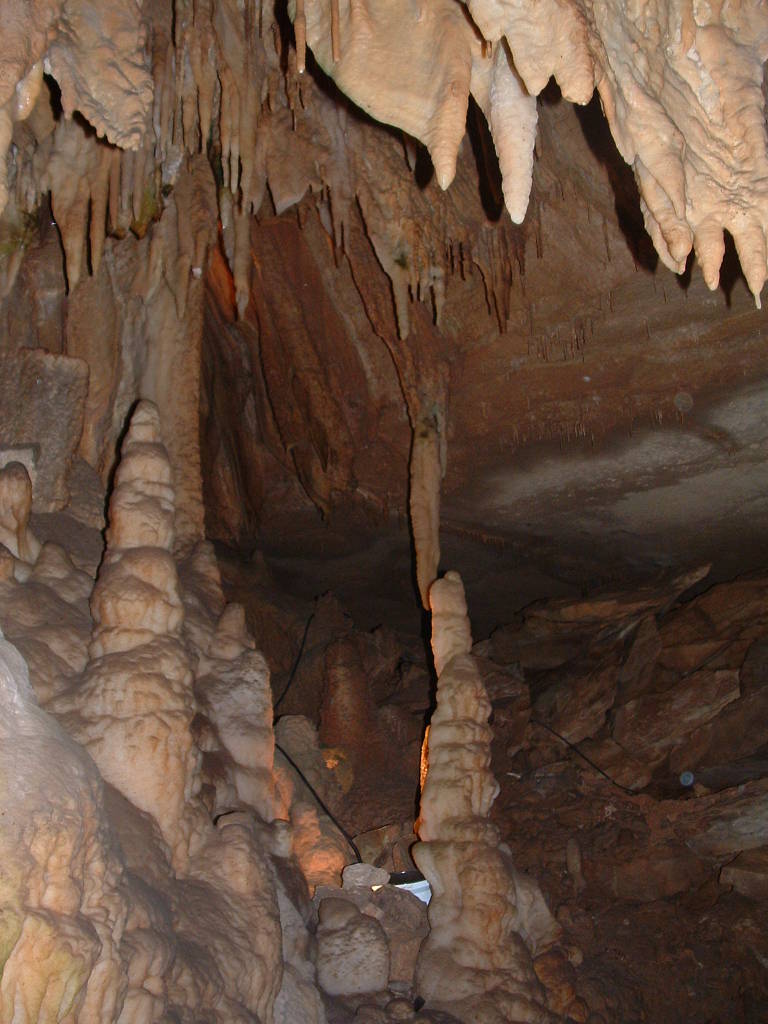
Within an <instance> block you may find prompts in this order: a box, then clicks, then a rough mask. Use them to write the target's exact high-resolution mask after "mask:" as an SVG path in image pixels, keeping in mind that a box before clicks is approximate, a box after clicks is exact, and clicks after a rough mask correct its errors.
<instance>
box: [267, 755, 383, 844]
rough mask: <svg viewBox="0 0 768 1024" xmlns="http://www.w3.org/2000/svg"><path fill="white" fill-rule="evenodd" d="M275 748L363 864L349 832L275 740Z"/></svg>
mask: <svg viewBox="0 0 768 1024" xmlns="http://www.w3.org/2000/svg"><path fill="white" fill-rule="evenodd" d="M275 746H276V747H277V749H278V750H279V751H280V753H281V754H282V755H283V757H284V758H285V760H286V761H287V762H288V764H289V765H290V766H291V767H292V768H293V769H294V770H295V771H296V772H297V773H298V776H299V778H300V779H301V781H302V782H303V783H304V785H305V786H306V787H307V789H308V790H309V791H310V793H311V794H312V796H313V797H314V798H315V800H317V802H318V803H319V804H320V806H321V808H322V809H323V810H324V811H325V813H326V814H327V815H328V817H329V818H330V819H331V821H332V822H333V824H334V825H335V826H336V828H337V829H338V830H339V832H341V834H342V835H343V836H344V838H345V839H346V840H347V842H348V843H349V845H350V847H351V848H352V850H353V851H354V854H355V857H357V863H358V864H362V863H363V858H362V857H361V856H360V851H359V850H358V848H357V846H356V845H355V841H354V839H353V838H352V836H351V835H350V834H349V832H347V830H346V829H345V828H344V826H343V825H342V824H341V822H339V821H337V819H336V815H335V814H334V813H333V811H332V810H331V809H330V808H329V807H327V806H326V804H325V802H324V801H323V800H322V799H321V798H320V796H319V794H318V793H317V790H316V789H315V787H314V786H313V785H312V783H311V782H309V781H308V780H307V777H306V775H305V774H304V772H303V771H302V770H301V768H299V766H298V765H297V764H296V762H295V761H294V760H293V758H292V757H291V756H290V755H289V754H286V752H285V751H284V750H283V748H282V747H281V746H280V744H279V743H278V742H277V740H275Z"/></svg>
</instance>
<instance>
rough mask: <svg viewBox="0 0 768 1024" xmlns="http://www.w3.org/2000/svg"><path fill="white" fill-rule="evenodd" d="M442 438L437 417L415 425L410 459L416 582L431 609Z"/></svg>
mask: <svg viewBox="0 0 768 1024" xmlns="http://www.w3.org/2000/svg"><path fill="white" fill-rule="evenodd" d="M441 480H442V472H441V466H440V437H439V434H438V425H437V422H436V419H435V417H434V416H431V417H424V418H422V419H419V420H418V421H417V422H416V423H415V425H414V431H413V442H412V446H411V459H410V493H409V507H410V514H411V529H412V530H413V545H414V549H415V552H416V580H417V583H418V587H419V594H420V595H421V601H422V604H423V605H424V607H425V608H426V609H427V610H429V588H430V586H431V584H432V582H433V581H434V580H435V579H436V577H437V570H438V567H439V565H440V483H441Z"/></svg>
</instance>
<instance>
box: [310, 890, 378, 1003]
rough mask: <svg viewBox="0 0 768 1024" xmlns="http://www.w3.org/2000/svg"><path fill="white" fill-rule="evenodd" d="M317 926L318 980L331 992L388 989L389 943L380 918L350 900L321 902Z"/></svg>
mask: <svg viewBox="0 0 768 1024" xmlns="http://www.w3.org/2000/svg"><path fill="white" fill-rule="evenodd" d="M319 915H320V924H319V927H318V930H317V980H318V983H319V985H320V987H321V988H322V989H323V990H324V991H325V992H327V993H328V994H329V995H344V996H351V995H361V994H364V993H367V992H380V991H382V990H383V989H386V987H387V983H388V981H389V947H388V945H387V937H386V934H385V933H384V930H383V929H382V927H381V925H380V924H379V923H378V921H375V920H373V918H371V917H368V916H366V915H365V914H361V913H360V911H359V910H358V909H357V907H356V906H355V905H354V904H353V903H350V902H349V901H348V900H340V899H332V898H328V899H325V900H323V901H322V903H321V904H320V910H319Z"/></svg>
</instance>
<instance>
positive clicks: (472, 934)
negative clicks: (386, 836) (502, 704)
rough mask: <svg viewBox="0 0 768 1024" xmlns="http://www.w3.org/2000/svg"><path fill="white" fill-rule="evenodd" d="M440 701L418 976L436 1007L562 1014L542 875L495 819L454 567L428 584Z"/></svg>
mask: <svg viewBox="0 0 768 1024" xmlns="http://www.w3.org/2000/svg"><path fill="white" fill-rule="evenodd" d="M430 605H431V607H432V651H433V656H434V659H435V669H436V671H437V676H438V690H437V708H436V710H435V712H434V714H433V715H432V719H431V722H430V729H429V769H428V771H427V778H426V782H425V784H424V788H423V791H422V795H421V809H420V815H419V820H418V822H417V823H416V830H417V832H418V835H419V839H420V842H419V843H417V845H416V846H415V847H414V849H413V856H414V859H415V861H416V863H417V864H418V866H419V868H420V870H421V871H422V873H423V874H424V876H425V878H426V879H427V880H428V881H429V883H430V886H431V888H432V902H431V903H430V906H429V923H430V933H429V935H428V936H427V938H426V939H425V940H424V942H423V944H422V947H421V950H420V952H419V962H418V967H417V985H418V990H419V992H420V993H421V995H422V996H423V997H424V998H425V999H426V1001H427V1005H428V1006H429V1007H431V1008H436V1009H440V1010H445V1011H447V1012H449V1013H451V1014H453V1015H454V1016H456V1017H458V1018H459V1019H460V1020H463V1021H467V1022H470V1021H472V1022H478V1021H482V1022H485V1021H488V1022H489V1024H490V1022H496V1021H521V1020H525V1021H531V1022H539V1021H541V1022H544V1021H553V1022H554V1021H555V1020H556V1019H557V1018H556V1016H555V1015H554V1014H550V1013H549V1012H548V1011H547V1008H546V1001H545V994H544V991H543V989H542V987H541V985H540V983H539V980H538V978H537V976H536V973H535V972H534V969H533V962H532V955H533V954H536V953H538V952H541V951H542V950H543V949H544V948H546V946H547V945H549V944H551V943H552V942H553V941H554V940H555V939H556V938H557V937H558V934H559V931H560V929H559V926H558V925H557V923H556V921H555V920H554V919H553V918H552V915H551V914H550V913H549V911H548V909H547V907H546V904H545V902H544V899H543V897H542V895H541V893H540V892H539V891H538V888H537V887H536V885H535V883H533V882H531V881H530V880H526V881H524V880H523V878H522V876H520V875H519V873H517V872H516V871H515V869H514V867H513V865H512V859H511V855H510V851H509V848H508V847H505V846H504V845H503V844H501V845H500V843H499V833H498V829H497V828H496V827H495V826H494V825H492V824H491V823H490V821H489V820H488V814H489V811H490V809H491V804H492V803H493V801H494V800H495V799H496V796H497V795H498V792H499V787H498V783H497V782H496V780H495V779H494V777H493V775H492V774H491V772H490V744H491V730H490V727H489V726H488V724H487V723H488V716H489V714H490V710H491V709H490V703H489V701H488V697H487V695H486V692H485V689H484V687H483V684H482V680H481V678H480V674H479V672H478V670H477V668H476V666H475V665H474V662H473V659H472V655H471V654H470V650H471V647H472V637H471V634H470V627H469V619H468V617H467V605H466V601H465V598H464V588H463V585H462V582H461V577H460V576H459V575H458V573H455V572H449V573H447V574H446V575H445V577H443V578H442V579H440V580H436V581H435V582H434V583H433V584H432V587H431V588H430Z"/></svg>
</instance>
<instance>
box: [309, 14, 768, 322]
mask: <svg viewBox="0 0 768 1024" xmlns="http://www.w3.org/2000/svg"><path fill="white" fill-rule="evenodd" d="M305 9H306V16H305V20H306V34H307V35H306V38H307V41H308V43H309V45H310V47H311V48H312V50H313V52H314V53H315V54H316V55H317V59H318V61H319V62H320V64H321V66H322V67H323V69H324V70H325V71H326V72H327V73H328V74H329V75H331V76H332V77H333V79H334V80H335V81H336V82H337V83H338V85H339V86H340V88H342V89H343V90H344V91H345V92H347V93H348V94H349V95H350V96H351V97H352V98H353V99H354V100H355V102H357V103H359V104H360V106H362V107H363V109H365V110H367V111H368V112H370V113H371V114H372V115H373V116H374V117H375V118H376V119H377V120H380V121H385V122H387V123H390V124H395V125H397V126H398V127H400V128H402V129H403V130H404V131H406V132H407V133H408V134H409V135H413V136H415V137H416V138H418V139H420V140H421V141H422V142H423V143H424V144H425V145H426V146H427V148H428V149H429V152H430V155H431V157H432V161H433V163H434V165H435V172H436V174H437V179H438V181H439V183H440V186H441V187H442V188H447V187H448V186H449V185H450V183H451V182H452V180H453V178H454V175H455V172H456V158H457V153H458V149H459V145H460V143H461V140H462V138H463V135H464V130H465V119H466V111H467V102H468V98H469V94H470V92H471V93H472V95H473V96H474V98H475V100H476V101H477V103H478V105H479V107H480V109H481V110H482V111H483V112H484V113H485V115H486V117H487V119H488V122H489V126H490V129H491V133H492V135H493V140H494V144H495V146H496V151H497V153H498V156H499V163H500V167H501V173H502V176H503V187H504V197H505V200H506V204H507V208H508V209H509V212H510V215H511V216H512V219H513V220H514V221H516V222H518V223H519V222H520V221H522V219H523V217H524V216H525V211H526V207H527V204H528V196H529V193H530V186H531V169H532V163H533V146H534V143H535V138H536V120H537V118H536V103H535V97H536V96H537V94H538V93H540V92H541V91H542V89H543V88H544V87H545V85H546V84H547V82H548V81H549V79H550V77H552V76H553V77H554V78H555V80H556V81H557V83H558V85H559V86H560V88H561V90H562V93H563V95H564V96H565V97H566V98H567V99H570V100H572V101H573V102H576V103H587V102H588V101H589V99H590V97H591V96H592V92H593V89H594V88H595V87H596V88H597V89H598V92H599V93H600V98H601V101H602V104H603V109H604V110H605V112H606V116H607V118H608V121H609V124H610V126H611V130H612V132H613V135H614V138H615V140H616V145H617V147H618V149H619V152H620V153H621V154H622V156H623V157H624V159H625V160H626V161H627V163H630V164H631V165H632V167H633V170H634V172H635V177H636V179H637V183H638V187H639V189H640V193H641V196H642V199H643V215H644V218H645V225H646V228H647V230H648V233H649V234H650V236H651V238H652V239H653V243H654V245H655V246H656V249H657V251H658V253H659V256H660V257H661V259H662V261H663V262H664V263H665V264H666V265H667V266H668V267H669V268H670V269H672V270H674V271H676V272H677V273H682V271H683V270H684V269H685V264H686V259H687V257H688V253H689V252H690V251H691V248H692V247H693V246H694V245H695V247H696V255H697V258H698V260H699V262H700V263H701V266H702V271H703V273H704V277H705V279H706V282H707V284H708V286H709V287H710V288H716V287H717V283H718V279H719V270H720V264H721V262H722V258H723V254H724V241H723V229H726V230H729V231H731V233H732V234H733V236H734V239H735V240H736V245H737V248H738V251H739V256H740V259H741V261H742V266H743V267H744V272H745V275H746V277H747V280H748V281H749V284H750V288H751V289H752V291H753V293H754V295H755V300H756V301H757V302H758V304H759V302H760V291H761V289H762V286H763V283H764V281H765V277H766V270H767V267H766V248H765V246H766V243H765V223H764V215H763V213H762V212H761V208H762V207H763V206H764V204H765V197H764V195H763V194H762V185H761V180H762V178H763V176H764V171H763V168H764V165H765V162H766V159H768V152H767V151H766V139H765V132H764V130H763V128H762V109H763V97H762V92H761V83H762V71H761V68H762V64H763V62H764V61H765V59H766V57H767V56H768V49H766V47H767V46H768V43H767V42H766V40H768V32H767V29H768V25H767V23H766V20H765V14H764V12H763V11H760V10H758V9H757V8H755V7H753V6H749V7H739V8H738V11H736V10H730V9H729V10H728V11H720V10H719V9H718V11H717V12H715V11H713V10H710V9H709V8H706V10H700V9H699V8H698V7H697V6H696V5H695V4H694V3H690V2H685V3H682V4H670V3H664V2H660V3H655V4H653V7H652V9H647V8H643V9H642V10H639V11H637V12H635V11H634V10H633V9H630V8H627V7H626V5H623V4H621V3H612V4H608V5H600V4H598V5H594V4H592V3H582V2H581V0H573V2H568V3H565V4H560V3H551V4H535V3H532V2H531V3H505V2H500V3H499V2H489V0H469V2H468V3H467V9H468V12H469V14H470V15H471V18H468V17H465V16H464V13H465V12H464V11H463V10H462V9H461V8H460V7H459V6H458V5H456V4H455V3H452V2H450V0H443V2H441V3H439V4H433V5H431V6H430V7H429V8H428V9H426V8H421V7H414V6H413V5H411V4H409V3H407V0H402V2H401V3H399V4H397V5H394V6H393V5H392V4H387V5H384V4H378V3H376V2H370V3H366V4H362V5H358V6H357V7H356V8H353V5H352V4H351V3H349V2H341V3H340V4H339V28H338V29H337V31H336V32H335V33H334V32H333V31H332V29H331V24H330V22H331V12H330V10H329V7H328V5H326V4H323V3H321V2H320V0H310V2H309V3H307V4H306V8H305ZM335 37H338V43H337V46H336V47H335V48H334V47H333V45H332V44H333V39H334V38H335ZM392 53H397V54H398V60H397V61H393V60H392V58H391V54H392ZM629 53H632V54H633V59H632V61H631V62H630V61H628V60H627V54H629ZM435 54H438V56H437V58H435ZM405 68H408V74H407V75H403V69H405ZM372 69H375V71H373V70H372ZM736 154H738V155H736ZM732 175H735V176H736V177H737V178H738V179H739V182H740V188H741V189H743V192H742V195H747V194H748V195H749V197H750V202H749V210H744V209H743V208H742V206H741V204H740V203H739V202H738V201H736V202H734V198H735V196H734V191H733V184H732V181H733V178H732Z"/></svg>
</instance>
